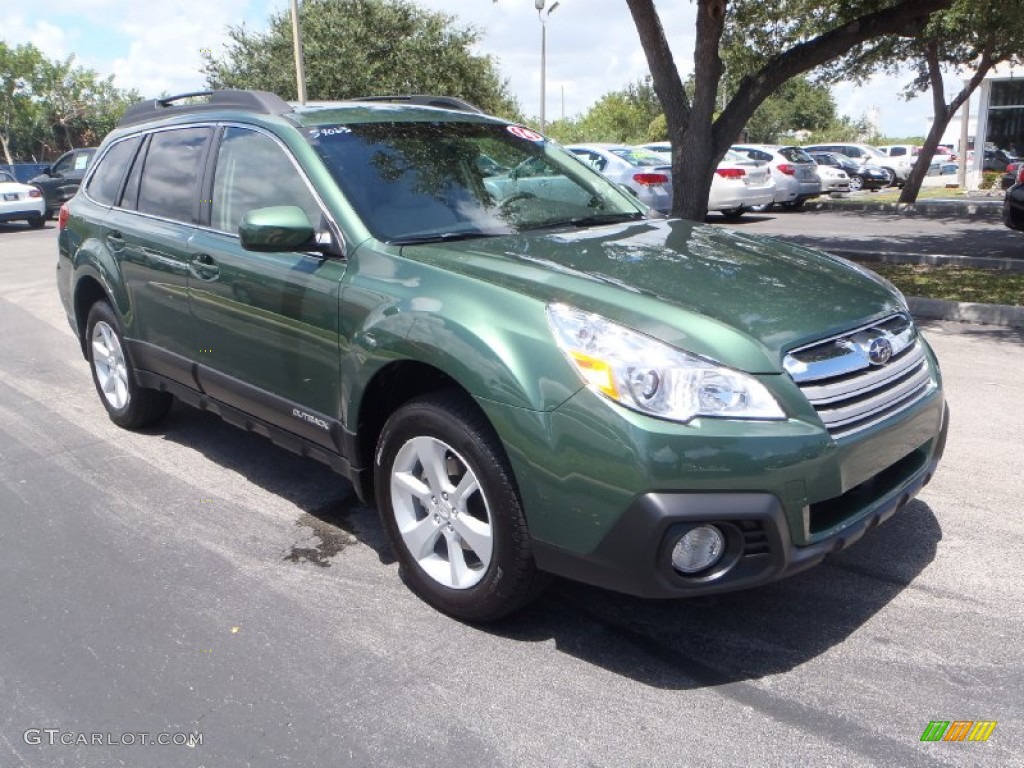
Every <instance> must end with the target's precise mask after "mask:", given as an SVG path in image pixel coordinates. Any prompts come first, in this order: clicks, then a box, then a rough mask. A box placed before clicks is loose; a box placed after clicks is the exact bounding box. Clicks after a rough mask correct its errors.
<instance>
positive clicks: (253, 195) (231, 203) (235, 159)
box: [210, 128, 321, 233]
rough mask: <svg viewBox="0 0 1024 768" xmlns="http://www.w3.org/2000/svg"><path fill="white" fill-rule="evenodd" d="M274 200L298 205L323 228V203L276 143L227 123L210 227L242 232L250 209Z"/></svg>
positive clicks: (218, 154)
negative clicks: (245, 217)
mask: <svg viewBox="0 0 1024 768" xmlns="http://www.w3.org/2000/svg"><path fill="white" fill-rule="evenodd" d="M273 205H297V206H298V207H299V208H301V209H302V210H304V211H305V212H306V216H307V217H308V218H309V223H310V224H311V225H312V226H313V228H314V229H319V228H320V215H321V214H320V207H319V206H318V205H317V203H316V200H315V199H314V198H313V194H312V193H311V192H310V191H309V188H308V187H307V186H306V183H305V181H303V178H302V176H301V175H299V172H298V171H297V170H296V169H295V166H294V165H293V164H292V162H291V160H290V159H289V158H288V155H286V154H285V152H284V150H282V149H281V147H280V146H278V144H277V142H275V141H274V140H273V139H271V138H269V137H268V136H265V135H263V134H262V133H257V132H255V131H249V130H246V129H244V128H228V129H227V130H226V131H224V138H223V139H221V142H220V149H219V150H218V152H217V171H216V176H215V177H214V182H213V207H212V209H211V218H210V223H211V226H213V228H214V229H219V230H221V231H222V232H232V233H235V232H238V224H239V222H240V221H241V220H242V217H243V216H244V215H245V214H246V213H247V212H248V211H252V210H255V209H256V208H268V207H270V206H273Z"/></svg>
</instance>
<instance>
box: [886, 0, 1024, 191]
mask: <svg viewBox="0 0 1024 768" xmlns="http://www.w3.org/2000/svg"><path fill="white" fill-rule="evenodd" d="M878 55H881V56H883V57H885V61H889V62H891V61H893V60H894V59H895V60H899V59H903V60H904V61H908V62H909V63H911V64H912V65H913V67H914V68H915V69H916V71H917V77H916V78H915V79H914V81H913V82H912V83H911V84H910V85H909V86H908V87H907V90H906V93H907V94H908V95H910V94H914V93H919V92H924V91H927V90H931V96H932V108H933V110H934V117H933V120H932V126H931V128H930V129H929V131H928V136H926V137H925V140H924V145H923V146H922V148H921V153H920V155H919V156H918V160H917V162H916V163H915V164H914V168H913V169H912V170H911V172H910V176H908V177H907V182H906V184H904V185H903V191H902V192H901V193H900V202H901V203H913V202H915V201H916V200H917V195H918V193H919V192H920V191H921V183H922V182H923V181H924V177H925V176H926V175H927V173H928V166H929V165H930V164H931V161H932V157H934V155H935V150H936V149H937V148H938V146H939V142H940V141H942V135H943V133H945V131H946V127H947V126H948V125H949V122H950V120H952V119H953V116H954V115H955V114H956V112H957V110H959V109H960V107H962V106H963V104H964V102H966V101H967V99H969V98H970V96H971V94H972V93H973V92H974V91H975V90H976V89H977V87H978V86H979V85H980V84H981V81H982V80H983V79H984V77H985V75H986V74H988V72H989V71H990V70H991V69H992V67H994V66H995V65H996V64H999V63H1003V62H1011V63H1015V64H1016V63H1020V62H1021V61H1024V0H958V1H957V2H956V4H955V5H954V6H953V7H952V8H950V9H949V10H947V11H945V12H943V13H939V14H936V15H935V16H934V17H933V18H932V20H931V23H930V24H929V25H928V27H927V29H926V30H925V31H924V33H923V34H921V35H919V36H917V37H913V38H900V39H899V40H896V41H893V42H891V43H889V44H887V45H880V46H879V47H878V49H877V50H875V51H873V52H872V53H871V54H870V55H869V56H868V60H869V61H870V59H871V58H872V57H874V56H878ZM944 71H946V72H949V71H952V72H955V73H956V74H957V75H963V74H966V73H967V72H970V73H971V75H970V77H969V78H968V79H967V80H966V81H964V83H963V87H962V88H960V90H959V92H957V93H956V94H955V95H954V96H953V97H952V98H951V99H950V100H949V102H948V103H947V101H946V86H945V79H944V77H943V72H944ZM983 141H984V137H978V139H977V140H976V143H975V146H979V145H980V143H982V142H983Z"/></svg>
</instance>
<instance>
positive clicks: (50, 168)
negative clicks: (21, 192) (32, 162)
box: [43, 165, 57, 176]
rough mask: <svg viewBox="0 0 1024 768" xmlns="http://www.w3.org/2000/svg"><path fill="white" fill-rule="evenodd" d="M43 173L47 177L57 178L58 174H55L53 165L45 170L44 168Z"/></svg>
mask: <svg viewBox="0 0 1024 768" xmlns="http://www.w3.org/2000/svg"><path fill="white" fill-rule="evenodd" d="M43 173H45V174H46V175H47V176H56V175H57V174H55V173H54V172H53V166H52V165H48V166H46V167H45V168H43Z"/></svg>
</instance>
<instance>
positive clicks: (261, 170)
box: [189, 127, 345, 450]
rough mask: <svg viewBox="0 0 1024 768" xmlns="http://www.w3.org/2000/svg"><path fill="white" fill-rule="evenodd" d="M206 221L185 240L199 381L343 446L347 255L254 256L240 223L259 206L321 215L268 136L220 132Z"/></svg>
mask: <svg viewBox="0 0 1024 768" xmlns="http://www.w3.org/2000/svg"><path fill="white" fill-rule="evenodd" d="M215 162H216V165H215V169H214V175H213V184H212V194H211V196H210V200H211V203H210V209H209V210H210V214H209V217H210V220H209V227H202V228H200V229H198V230H197V231H196V233H195V235H194V236H193V238H192V240H191V241H190V244H189V250H190V258H191V267H190V271H191V278H190V280H189V299H190V304H191V310H192V328H193V337H194V339H195V347H196V348H195V355H196V359H197V360H198V361H199V380H200V384H201V386H202V387H203V389H204V391H206V392H207V393H208V394H209V395H210V396H211V397H214V398H216V399H217V400H220V401H222V402H224V403H227V404H228V405H233V406H235V407H238V408H241V409H242V410H245V411H247V412H249V413H252V414H253V415H255V416H257V417H258V418H260V419H263V420H264V421H267V422H269V423H271V424H274V425H276V426H279V427H282V428H284V429H287V430H288V431H290V432H293V433H295V434H297V435H300V436H302V437H305V438H306V439H309V440H312V441H313V442H316V443H318V444H321V445H324V446H326V447H329V448H332V449H334V450H339V449H340V446H339V445H338V444H337V437H338V432H337V430H336V429H334V428H333V427H334V425H335V424H336V423H337V422H338V421H340V406H339V403H340V377H339V369H340V357H339V350H338V297H339V293H340V286H341V279H342V277H343V276H344V273H345V262H344V261H343V260H342V259H340V258H336V257H332V256H325V255H324V254H320V253H294V252H288V253H254V252H252V251H246V250H245V249H244V248H242V245H241V242H240V241H239V238H238V224H239V222H240V221H241V219H242V216H243V215H244V214H245V213H246V212H248V211H250V210H254V209H257V208H266V207H269V206H276V205H295V206H298V207H300V208H302V209H303V210H304V211H305V212H306V215H307V216H308V217H309V219H310V222H311V224H312V225H313V227H314V229H315V230H319V229H321V228H323V227H324V226H325V220H324V214H323V211H322V209H321V206H320V204H319V203H318V202H317V199H316V197H315V196H314V194H313V192H312V191H311V188H310V187H309V185H308V184H307V181H306V179H305V177H304V175H303V174H302V172H301V171H300V170H299V169H298V167H297V166H296V165H295V163H294V162H293V160H292V158H291V156H290V154H289V153H288V152H287V150H286V149H285V148H284V147H283V145H281V144H280V143H278V141H277V140H276V139H274V138H273V137H271V136H269V135H268V134H265V133H262V132H259V131H256V130H251V129H248V128H240V127H228V128H225V129H224V132H223V136H222V138H221V140H220V143H219V146H218V149H217V156H216V158H215Z"/></svg>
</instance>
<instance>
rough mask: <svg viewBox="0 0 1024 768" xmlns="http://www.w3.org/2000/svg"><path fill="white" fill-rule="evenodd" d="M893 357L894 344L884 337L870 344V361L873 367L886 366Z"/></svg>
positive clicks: (873, 340)
mask: <svg viewBox="0 0 1024 768" xmlns="http://www.w3.org/2000/svg"><path fill="white" fill-rule="evenodd" d="M891 357H892V343H891V342H890V341H889V340H888V339H887V338H885V337H884V336H879V337H878V338H875V339H872V340H871V343H870V344H868V360H870V361H871V364H872V365H885V364H886V363H888V362H889V358H891Z"/></svg>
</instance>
